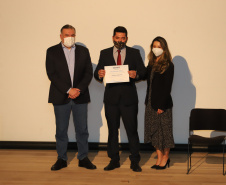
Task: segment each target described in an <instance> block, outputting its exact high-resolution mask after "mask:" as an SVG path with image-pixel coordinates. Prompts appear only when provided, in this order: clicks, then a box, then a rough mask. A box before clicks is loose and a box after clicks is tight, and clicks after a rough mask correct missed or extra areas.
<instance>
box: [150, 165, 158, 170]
mask: <svg viewBox="0 0 226 185" xmlns="http://www.w3.org/2000/svg"><path fill="white" fill-rule="evenodd" d="M158 166H159V165H156V164H155V165H153V166H152V167H151V168H153V169H156V168H158Z"/></svg>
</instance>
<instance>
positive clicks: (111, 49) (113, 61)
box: [108, 47, 116, 66]
mask: <svg viewBox="0 0 226 185" xmlns="http://www.w3.org/2000/svg"><path fill="white" fill-rule="evenodd" d="M108 51H109V53H108V55H109V56H110V57H109V61H108V62H109V65H112V66H113V65H116V62H115V59H114V55H113V47H111V48H110V49H109V50H108Z"/></svg>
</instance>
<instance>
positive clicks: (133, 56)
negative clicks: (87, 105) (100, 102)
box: [94, 26, 146, 172]
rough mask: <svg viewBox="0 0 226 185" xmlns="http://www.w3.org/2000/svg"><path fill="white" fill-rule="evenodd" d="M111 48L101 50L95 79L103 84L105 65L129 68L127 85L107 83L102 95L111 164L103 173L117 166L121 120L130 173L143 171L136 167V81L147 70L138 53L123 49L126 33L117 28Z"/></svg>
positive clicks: (137, 154)
mask: <svg viewBox="0 0 226 185" xmlns="http://www.w3.org/2000/svg"><path fill="white" fill-rule="evenodd" d="M112 38H113V42H114V47H110V48H107V49H105V50H102V51H101V53H100V59H99V63H98V65H97V68H96V70H95V72H94V77H95V78H96V79H97V80H98V81H100V82H102V81H103V78H104V76H105V70H104V66H112V65H116V64H117V65H122V64H124V65H128V66H129V71H128V73H129V77H130V81H129V82H124V83H107V85H106V87H105V93H104V106H105V116H106V119H107V124H108V149H107V152H108V156H109V157H110V158H111V161H110V163H109V164H108V165H107V166H106V167H105V168H104V170H107V171H108V170H113V169H115V168H119V167H120V162H119V161H120V157H119V146H118V129H119V127H120V117H122V120H123V123H124V126H125V129H126V133H127V136H128V140H129V146H130V152H131V155H130V160H131V166H130V168H131V169H132V170H133V171H136V172H140V171H142V169H141V167H140V166H139V161H140V154H139V136H138V132H137V113H138V96H137V90H136V85H135V81H137V80H140V79H142V78H143V77H144V75H145V73H146V69H145V67H144V63H143V61H142V58H141V55H140V52H139V51H138V50H137V49H134V48H130V47H128V46H126V42H127V40H128V37H127V30H126V28H124V27H121V26H118V27H116V28H115V29H114V32H113V37H112Z"/></svg>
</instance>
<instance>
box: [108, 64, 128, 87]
mask: <svg viewBox="0 0 226 185" xmlns="http://www.w3.org/2000/svg"><path fill="white" fill-rule="evenodd" d="M104 70H105V82H106V83H121V82H129V73H128V71H129V66H128V65H115V66H104Z"/></svg>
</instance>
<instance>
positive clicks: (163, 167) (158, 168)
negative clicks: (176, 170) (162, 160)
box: [156, 159, 170, 170]
mask: <svg viewBox="0 0 226 185" xmlns="http://www.w3.org/2000/svg"><path fill="white" fill-rule="evenodd" d="M169 164H170V159H168V160H167V162H166V164H165V166H158V167H156V170H164V169H166V166H167V165H168V168H169Z"/></svg>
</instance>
